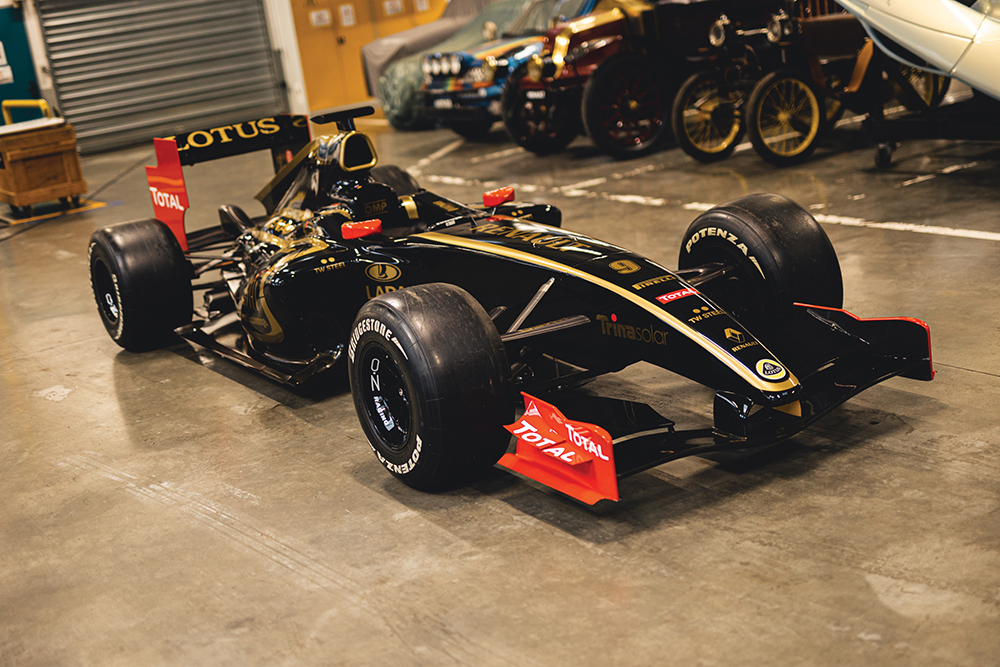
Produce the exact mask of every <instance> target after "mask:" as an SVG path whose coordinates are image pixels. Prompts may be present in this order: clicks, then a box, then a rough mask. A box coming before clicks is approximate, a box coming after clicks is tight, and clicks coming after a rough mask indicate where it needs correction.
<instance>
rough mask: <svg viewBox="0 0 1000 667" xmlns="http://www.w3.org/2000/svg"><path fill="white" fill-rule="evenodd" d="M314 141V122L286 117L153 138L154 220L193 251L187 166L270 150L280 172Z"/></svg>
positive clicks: (151, 189)
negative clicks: (186, 215) (186, 227)
mask: <svg viewBox="0 0 1000 667" xmlns="http://www.w3.org/2000/svg"><path fill="white" fill-rule="evenodd" d="M310 138H311V136H310V131H309V119H308V117H306V116H292V115H289V114H282V115H278V116H272V117H269V118H260V119H257V120H250V121H245V122H242V123H233V124H232V125H223V126H221V127H213V128H211V129H208V130H194V131H193V132H188V133H186V134H182V135H177V136H175V137H165V138H162V139H160V138H157V139H153V146H154V148H155V150H156V166H155V167H146V180H147V182H148V183H149V195H150V198H151V199H152V200H153V215H154V216H155V217H156V219H157V220H160V221H162V222H163V223H164V224H166V225H167V226H168V227H169V228H170V231H172V232H173V233H174V236H176V237H177V241H178V242H179V243H180V244H181V248H182V249H183V250H184V251H185V252H187V251H188V240H187V233H186V232H185V230H184V212H185V211H186V210H187V208H188V206H189V204H188V196H187V187H186V186H185V183H184V171H183V169H182V168H181V167H182V166H183V165H193V164H199V163H201V162H208V161H209V160H217V159H219V158H224V157H230V156H233V155H243V154H244V153H252V152H254V151H259V150H264V149H270V150H271V158H272V162H273V163H274V171H275V173H277V172H278V170H279V169H281V167H283V166H284V165H285V164H287V163H288V162H290V161H291V159H292V157H293V156H294V155H295V154H296V153H297V152H298V151H299V150H300V149H301V148H302V147H303V146H305V145H306V144H308V143H309V140H310Z"/></svg>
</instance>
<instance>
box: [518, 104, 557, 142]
mask: <svg viewBox="0 0 1000 667" xmlns="http://www.w3.org/2000/svg"><path fill="white" fill-rule="evenodd" d="M551 111H552V108H551V106H547V105H546V104H545V103H544V102H536V101H534V100H529V99H527V97H525V98H523V100H522V103H521V107H520V109H519V110H518V113H517V121H518V134H519V135H520V136H521V138H522V139H525V140H529V141H530V140H544V139H551V138H553V137H554V136H555V133H556V129H555V128H554V126H553V123H552V120H551V118H550V113H551Z"/></svg>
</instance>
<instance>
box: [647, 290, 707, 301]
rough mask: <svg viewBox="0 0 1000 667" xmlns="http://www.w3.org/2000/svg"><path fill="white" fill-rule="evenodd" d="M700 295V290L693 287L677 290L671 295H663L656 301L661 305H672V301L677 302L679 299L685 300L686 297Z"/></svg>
mask: <svg viewBox="0 0 1000 667" xmlns="http://www.w3.org/2000/svg"><path fill="white" fill-rule="evenodd" d="M696 294H698V290H696V289H694V288H692V287H685V288H684V289H681V290H677V291H676V292H670V293H669V294H661V295H660V296H658V297H656V300H657V301H659V302H660V303H670V302H671V301H676V300H677V299H683V298H684V297H686V296H694V295H696Z"/></svg>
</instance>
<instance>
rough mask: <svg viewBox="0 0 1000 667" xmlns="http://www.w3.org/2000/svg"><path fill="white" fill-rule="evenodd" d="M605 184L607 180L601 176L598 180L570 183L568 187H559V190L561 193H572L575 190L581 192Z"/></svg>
mask: <svg viewBox="0 0 1000 667" xmlns="http://www.w3.org/2000/svg"><path fill="white" fill-rule="evenodd" d="M607 182H608V179H607V178H606V177H605V176H601V177H598V178H591V179H590V180H587V181H580V182H579V183H570V184H569V185H563V186H560V188H559V189H560V190H562V191H563V192H574V191H576V190H582V189H584V188H592V187H594V186H595V185H603V184H604V183H607Z"/></svg>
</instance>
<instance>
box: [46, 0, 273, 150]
mask: <svg viewBox="0 0 1000 667" xmlns="http://www.w3.org/2000/svg"><path fill="white" fill-rule="evenodd" d="M35 4H36V6H37V9H38V15H39V19H40V21H41V25H42V32H43V34H44V37H45V44H46V49H47V50H48V59H49V67H50V69H51V73H52V78H53V82H54V85H55V89H56V95H57V97H58V103H59V108H60V110H61V111H62V113H63V115H64V116H65V117H66V119H67V120H68V121H69V122H71V123H72V124H73V126H74V127H75V128H76V134H77V139H78V143H79V147H80V150H81V152H95V151H102V150H108V149H112V148H117V147H121V146H126V145H128V144H133V143H136V142H141V141H147V140H149V139H150V138H152V137H154V136H170V135H174V134H179V133H181V132H184V131H189V130H195V129H201V128H207V127H212V126H213V125H228V124H230V123H232V122H234V121H240V120H249V119H252V118H261V117H265V116H270V115H273V114H276V113H280V112H282V111H284V110H285V109H286V108H287V104H286V101H285V99H284V94H283V92H282V85H281V80H280V76H279V75H278V73H277V70H276V69H275V66H274V60H273V58H272V53H271V48H270V43H269V41H268V35H267V25H266V23H265V18H264V10H263V7H262V6H261V0H226V1H225V2H219V1H218V0H141V1H137V0H103V1H102V2H94V1H93V0H35Z"/></svg>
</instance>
